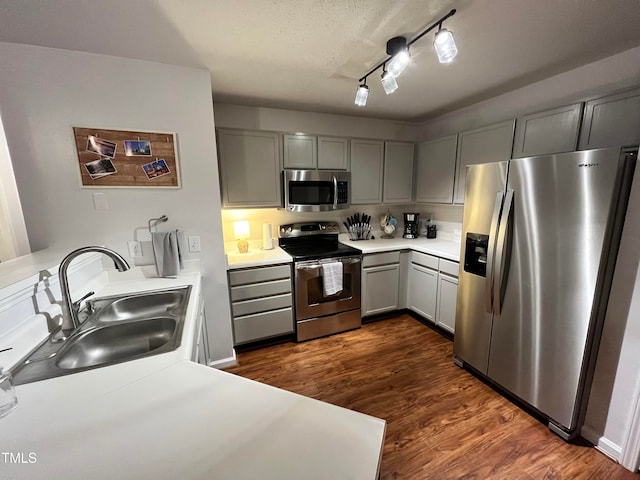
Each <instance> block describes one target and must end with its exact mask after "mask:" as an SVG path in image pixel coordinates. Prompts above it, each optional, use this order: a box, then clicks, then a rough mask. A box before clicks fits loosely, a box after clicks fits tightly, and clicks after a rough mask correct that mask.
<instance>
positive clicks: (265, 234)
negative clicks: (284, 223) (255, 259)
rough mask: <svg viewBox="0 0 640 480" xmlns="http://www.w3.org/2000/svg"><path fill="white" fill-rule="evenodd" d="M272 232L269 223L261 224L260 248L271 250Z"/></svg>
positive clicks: (272, 247)
mask: <svg viewBox="0 0 640 480" xmlns="http://www.w3.org/2000/svg"><path fill="white" fill-rule="evenodd" d="M273 249H274V246H273V232H272V230H271V224H270V223H263V224H262V250H273Z"/></svg>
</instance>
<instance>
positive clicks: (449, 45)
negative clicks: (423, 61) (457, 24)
mask: <svg viewBox="0 0 640 480" xmlns="http://www.w3.org/2000/svg"><path fill="white" fill-rule="evenodd" d="M433 47H434V48H435V49H436V53H437V54H438V60H440V63H449V62H450V61H451V60H453V59H454V58H456V55H457V54H458V48H457V47H456V42H455V41H454V40H453V34H452V33H451V32H450V31H449V30H447V29H446V28H443V29H441V30H440V31H439V32H438V33H436V38H435V40H434V41H433Z"/></svg>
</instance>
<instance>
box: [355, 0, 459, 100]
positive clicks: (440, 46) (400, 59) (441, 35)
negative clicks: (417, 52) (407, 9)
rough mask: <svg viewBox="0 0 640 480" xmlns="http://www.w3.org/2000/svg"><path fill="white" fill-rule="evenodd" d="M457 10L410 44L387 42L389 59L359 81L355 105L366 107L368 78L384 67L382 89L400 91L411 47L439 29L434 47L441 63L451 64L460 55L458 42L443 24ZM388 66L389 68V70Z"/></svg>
mask: <svg viewBox="0 0 640 480" xmlns="http://www.w3.org/2000/svg"><path fill="white" fill-rule="evenodd" d="M455 13H456V10H455V8H454V9H453V10H451V11H450V12H449V13H447V14H446V15H445V16H443V17H442V18H440V19H438V20H437V21H435V22H434V23H433V24H431V25H430V26H429V27H428V28H427V29H426V30H424V31H423V32H422V33H420V34H419V35H418V36H416V37H415V38H414V39H413V40H411V41H410V42H407V39H406V38H405V37H393V38H392V39H390V40H389V41H388V42H387V55H389V57H387V58H386V59H385V60H383V61H382V62H380V63H379V64H378V65H376V66H375V67H373V68H372V69H371V70H369V71H368V72H367V73H366V74H365V75H364V76H363V77H361V78H359V79H358V82H360V85H359V86H358V89H357V90H356V100H355V104H356V105H358V106H360V107H364V106H365V105H366V103H367V98H368V97H369V87H368V86H367V77H368V76H369V75H371V74H372V73H373V72H375V71H376V70H378V69H379V68H380V67H382V78H381V82H382V87H383V88H384V91H385V93H386V94H387V95H390V94H391V93H393V92H395V91H396V90H397V89H398V82H397V81H396V77H398V76H399V75H400V74H401V73H402V72H403V71H404V69H405V68H407V65H409V63H411V53H410V52H409V47H410V46H411V45H413V44H414V43H416V42H417V41H418V40H420V39H421V38H422V37H424V36H425V35H426V34H427V33H429V32H430V31H432V30H433V29H434V28H436V27H438V33H436V36H435V39H434V41H433V47H434V49H435V51H436V54H437V55H438V60H439V61H440V63H449V62H451V61H452V60H453V59H454V58H455V56H456V55H457V54H458V48H457V47H456V42H455V41H454V39H453V34H452V33H451V32H450V31H449V30H447V29H446V28H442V23H443V22H444V21H445V20H446V19H447V18H449V17H452V16H453V15H455ZM387 66H388V68H387Z"/></svg>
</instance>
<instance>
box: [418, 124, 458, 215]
mask: <svg viewBox="0 0 640 480" xmlns="http://www.w3.org/2000/svg"><path fill="white" fill-rule="evenodd" d="M457 144H458V135H457V134H456V135H451V136H449V137H444V138H439V139H437V140H431V141H429V142H422V143H420V144H418V156H417V165H416V186H415V192H416V202H418V203H452V202H453V184H454V181H455V172H456V149H457Z"/></svg>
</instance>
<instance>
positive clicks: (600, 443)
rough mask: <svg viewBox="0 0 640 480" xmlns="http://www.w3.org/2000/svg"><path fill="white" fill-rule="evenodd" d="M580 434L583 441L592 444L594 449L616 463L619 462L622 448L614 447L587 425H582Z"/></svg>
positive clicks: (613, 444) (614, 445)
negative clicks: (585, 440)
mask: <svg viewBox="0 0 640 480" xmlns="http://www.w3.org/2000/svg"><path fill="white" fill-rule="evenodd" d="M580 434H581V435H582V436H583V437H584V438H585V439H587V440H589V441H590V442H591V443H593V445H594V447H595V448H597V449H598V450H600V451H601V452H602V453H604V454H605V455H606V456H607V457H609V458H611V459H612V460H615V461H616V462H618V463H619V462H620V458H621V457H622V447H620V446H619V445H616V444H615V443H613V442H612V441H611V440H609V439H608V438H606V437H602V436H600V434H598V433H596V431H595V430H594V429H593V428H591V427H589V426H588V425H583V427H582V430H581V432H580Z"/></svg>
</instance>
